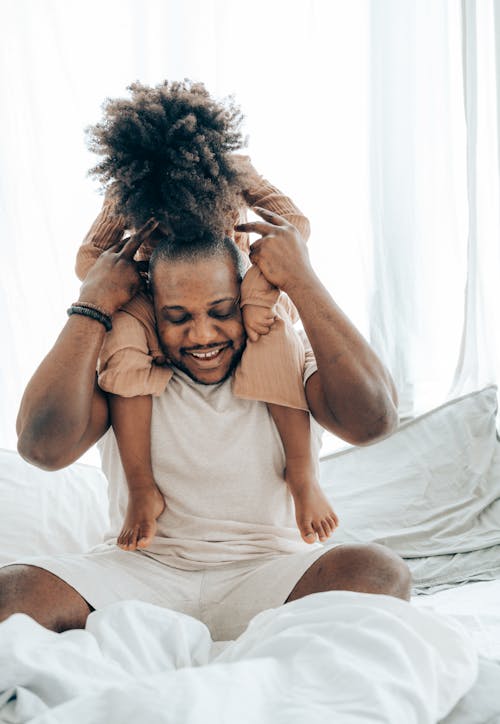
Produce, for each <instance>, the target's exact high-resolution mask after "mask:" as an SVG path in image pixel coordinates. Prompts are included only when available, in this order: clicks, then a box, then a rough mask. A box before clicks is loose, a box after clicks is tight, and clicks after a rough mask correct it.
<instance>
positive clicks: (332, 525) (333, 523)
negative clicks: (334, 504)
mask: <svg viewBox="0 0 500 724" xmlns="http://www.w3.org/2000/svg"><path fill="white" fill-rule="evenodd" d="M328 520H329V522H330V528H331V529H332V531H334V530H335V528H337V527H338V524H339V519H338V517H337V514H336V513H332V514H331V515H330V516H329V517H328Z"/></svg>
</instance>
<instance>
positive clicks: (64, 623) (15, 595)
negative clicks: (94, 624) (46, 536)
mask: <svg viewBox="0 0 500 724" xmlns="http://www.w3.org/2000/svg"><path fill="white" fill-rule="evenodd" d="M93 610H94V609H93V608H92V606H90V605H89V604H88V603H87V601H86V600H85V599H84V598H82V596H80V594H79V593H77V592H76V591H75V589H74V588H72V587H71V586H70V585H68V584H67V583H65V582H64V581H63V580H61V579H60V578H58V576H55V575H54V574H53V573H50V572H49V571H46V570H45V569H43V568H37V567H36V566H29V565H13V566H6V567H5V568H2V569H0V621H4V620H5V619H6V618H8V617H9V616H11V615H12V614H13V613H25V614H27V615H28V616H31V617H32V618H34V619H35V621H37V622H38V623H39V624H41V625H42V626H45V627H46V628H48V629H51V630H52V631H56V632H61V631H67V630H68V629H72V628H85V622H86V620H87V616H88V615H89V613H91V612H92V611H93Z"/></svg>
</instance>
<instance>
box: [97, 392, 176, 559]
mask: <svg viewBox="0 0 500 724" xmlns="http://www.w3.org/2000/svg"><path fill="white" fill-rule="evenodd" d="M109 401H110V411H111V422H112V425H113V430H114V433H115V435H116V440H117V442H118V448H119V450H120V457H121V460H122V465H123V469H124V470H125V476H126V478H127V484H128V506H127V513H126V516H125V521H124V523H123V527H122V530H121V532H120V535H119V536H118V539H117V544H118V545H119V547H120V548H123V550H126V551H133V550H136V548H146V547H147V546H148V545H149V544H150V543H151V541H152V539H153V537H154V535H155V533H156V519H157V518H158V517H159V516H160V515H161V513H162V512H163V510H164V509H165V499H164V497H163V495H162V493H161V492H160V490H159V488H158V487H157V485H156V483H155V480H154V476H153V468H152V464H151V412H152V397H151V395H142V396H140V397H120V396H118V395H112V394H110V395H109Z"/></svg>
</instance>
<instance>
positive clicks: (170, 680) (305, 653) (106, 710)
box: [0, 591, 477, 724]
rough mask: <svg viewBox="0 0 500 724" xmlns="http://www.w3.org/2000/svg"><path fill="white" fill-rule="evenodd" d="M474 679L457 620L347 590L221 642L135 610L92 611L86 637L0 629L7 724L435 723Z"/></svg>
mask: <svg viewBox="0 0 500 724" xmlns="http://www.w3.org/2000/svg"><path fill="white" fill-rule="evenodd" d="M476 675H477V655H476V653H475V649H474V647H473V646H472V645H471V642H470V640H469V638H468V636H467V634H466V632H465V630H463V629H462V628H461V627H460V624H458V623H457V622H454V621H453V620H452V619H448V618H446V617H441V616H439V615H438V614H436V613H434V612H428V611H424V610H418V609H417V608H414V607H413V606H411V604H408V603H406V602H404V601H400V600H398V599H395V598H392V597H390V596H381V595H373V594H365V593H353V592H348V591H329V592H325V593H318V594H313V595H311V596H306V597H305V598H302V599H299V600H297V601H293V602H292V603H289V604H287V605H285V606H281V607H279V608H276V609H270V610H268V611H263V612H262V613H260V614H259V615H258V616H256V617H255V618H254V619H253V620H252V621H251V622H250V624H249V626H248V628H247V630H246V631H245V632H244V633H243V634H242V635H241V636H240V637H239V638H238V639H237V640H236V641H232V642H222V643H214V642H212V640H211V638H210V634H209V632H208V629H207V628H206V626H205V625H204V624H202V623H201V622H200V621H197V620H195V619H193V618H191V617H189V616H186V615H184V614H180V613H176V612H174V611H170V610H166V609H163V608H159V607H157V606H153V605H151V604H146V603H142V602H139V601H125V602H121V603H117V604H113V605H111V606H108V607H106V608H105V609H102V610H99V611H95V612H94V613H92V614H91V615H90V616H89V618H88V622H87V627H86V629H85V630H84V631H80V630H73V631H67V632H65V633H62V634H56V633H53V632H51V631H48V630H47V629H45V628H43V627H42V626H40V625H39V624H37V623H36V622H35V621H34V620H33V619H31V618H30V617H28V616H25V615H24V614H16V615H14V616H11V617H10V618H9V619H8V620H7V621H5V622H4V623H2V624H0V722H2V723H3V724H7V723H9V724H14V723H15V724H18V723H21V722H34V723H35V724H49V723H50V724H58V723H61V724H69V723H71V724H84V723H85V724H123V723H124V722H132V721H142V722H155V724H156V723H157V722H158V723H161V724H163V723H165V724H207V723H208V724H211V723H213V724H226V723H227V724H236V723H238V724H267V722H269V724H271V722H272V724H299V723H300V724H304V722H307V724H315V723H316V722H318V724H319V723H320V722H321V724H324V722H327V721H328V722H329V721H335V722H339V724H354V723H355V724H364V723H365V722H370V724H373V723H374V722H383V723H384V724H392V723H394V724H413V723H415V724H427V723H429V724H435V722H437V721H438V720H439V719H441V718H443V717H444V716H445V715H446V714H447V713H448V712H449V711H450V710H451V709H452V708H453V706H454V705H455V704H456V702H457V701H458V700H459V699H460V698H461V697H462V696H463V695H464V694H465V693H466V692H467V691H468V689H469V688H470V687H471V686H472V684H473V683H474V680H475V678H476Z"/></svg>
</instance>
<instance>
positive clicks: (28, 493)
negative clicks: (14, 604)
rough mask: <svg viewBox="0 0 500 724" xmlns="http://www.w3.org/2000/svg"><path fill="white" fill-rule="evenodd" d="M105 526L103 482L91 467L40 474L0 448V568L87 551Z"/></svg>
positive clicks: (98, 537) (39, 471)
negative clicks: (20, 560)
mask: <svg viewBox="0 0 500 724" xmlns="http://www.w3.org/2000/svg"><path fill="white" fill-rule="evenodd" d="M108 524H109V520H108V500H107V481H106V478H105V477H104V475H103V473H102V472H101V471H100V470H99V469H98V468H95V467H92V466H90V465H82V464H80V463H76V464H74V465H70V466H69V467H68V468H65V469H64V470H58V471H57V472H45V471H43V470H39V469H38V468H36V467H34V466H33V465H29V464H28V463H27V462H25V461H24V460H23V459H22V458H21V456H20V455H18V454H17V453H16V452H14V451H12V450H2V449H0V531H1V533H0V565H1V564H5V563H10V562H12V561H14V560H16V559H18V558H21V557H25V556H33V555H47V554H48V555H52V554H54V553H76V552H80V551H86V550H88V549H89V548H92V547H93V546H95V545H97V544H98V543H101V542H102V540H103V535H104V532H105V530H106V529H107V527H108Z"/></svg>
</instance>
